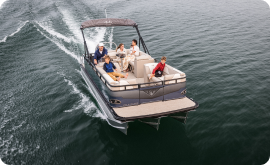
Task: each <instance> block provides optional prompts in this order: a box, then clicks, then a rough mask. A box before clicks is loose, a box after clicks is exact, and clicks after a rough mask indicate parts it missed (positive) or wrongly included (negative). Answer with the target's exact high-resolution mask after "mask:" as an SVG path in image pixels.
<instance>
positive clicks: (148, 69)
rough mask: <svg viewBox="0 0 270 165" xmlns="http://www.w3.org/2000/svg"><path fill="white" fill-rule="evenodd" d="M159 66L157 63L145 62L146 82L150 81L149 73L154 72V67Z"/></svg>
mask: <svg viewBox="0 0 270 165" xmlns="http://www.w3.org/2000/svg"><path fill="white" fill-rule="evenodd" d="M156 66H157V63H148V64H144V82H145V83H148V82H150V81H149V77H148V75H149V74H152V71H153V69H154V68H155V67H156Z"/></svg>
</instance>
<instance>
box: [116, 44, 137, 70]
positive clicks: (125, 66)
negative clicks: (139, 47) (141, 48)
mask: <svg viewBox="0 0 270 165" xmlns="http://www.w3.org/2000/svg"><path fill="white" fill-rule="evenodd" d="M116 53H119V54H120V53H123V54H125V55H126V57H125V58H122V60H123V71H124V72H128V71H129V69H128V65H129V61H131V60H134V58H135V56H134V57H133V56H131V55H127V50H126V49H125V47H124V44H122V43H121V44H119V46H118V47H117V48H116ZM117 61H118V63H119V65H120V67H122V62H121V59H120V58H119V57H118V58H117Z"/></svg>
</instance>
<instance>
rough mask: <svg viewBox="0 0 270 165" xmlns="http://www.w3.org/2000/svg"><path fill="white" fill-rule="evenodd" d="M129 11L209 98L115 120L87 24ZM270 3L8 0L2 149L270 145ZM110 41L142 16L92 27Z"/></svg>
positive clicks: (238, 157) (59, 153)
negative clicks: (142, 117) (85, 71)
mask: <svg viewBox="0 0 270 165" xmlns="http://www.w3.org/2000/svg"><path fill="white" fill-rule="evenodd" d="M105 8H107V14H108V17H111V18H130V19H133V20H134V21H135V22H137V23H138V25H139V29H140V32H141V35H142V37H143V38H144V41H145V43H146V45H147V47H148V49H149V52H150V54H151V55H152V56H153V57H155V58H160V57H161V56H163V55H165V56H167V57H168V60H167V63H168V64H169V65H172V66H173V67H175V68H177V69H179V70H181V71H183V72H185V73H186V75H187V88H188V96H190V97H191V98H193V99H194V100H196V101H197V102H199V104H200V107H199V108H198V109H197V110H196V111H193V112H191V113H189V116H188V117H189V118H188V120H187V124H186V125H183V124H181V123H179V122H177V121H175V120H173V119H169V118H163V119H162V120H161V125H160V129H159V130H158V131H156V130H154V129H152V128H151V127H149V126H147V125H145V124H143V123H139V122H134V123H131V124H130V127H129V129H128V135H124V134H122V133H121V132H120V131H118V130H116V129H114V128H112V127H110V126H109V125H108V124H107V122H106V121H105V120H104V117H103V115H102V114H101V113H100V110H99V107H98V103H97V101H96V100H95V98H94V97H93V96H92V91H91V89H89V88H88V87H87V85H86V83H85V82H84V80H83V78H82V76H81V74H80V67H79V62H78V57H79V56H80V55H81V54H82V53H83V44H82V43H83V42H82V36H81V32H80V30H79V27H80V24H81V23H82V22H83V21H85V20H89V19H98V18H104V17H105V14H104V9H105ZM269 27H270V9H269V6H268V5H267V3H265V2H264V1H261V0H237V1H235V0H224V1H221V0H182V1H176V0H167V1H162V0H155V1H154V0H150V1H142V0H139V1H120V0H112V1H103V0H102V1H89V0H79V1H71V0H66V1H62V0H57V1H52V0H48V1H37V0H33V1H28V0H21V1H15V0H7V1H5V2H4V3H3V4H2V5H1V7H0V67H1V69H0V78H1V81H0V92H1V97H0V158H1V159H2V160H3V161H4V162H5V163H7V164H19V165H21V164H113V165H114V164H124V165H126V164H134V165H135V164H136V165H137V164H162V165H163V164H188V165H190V164H205V165H209V164H224V165H228V164H237V165H238V164H245V165H249V164H252V165H260V164H264V163H265V162H267V160H268V159H269V156H270V96H269V94H270V87H269V86H270V30H269V29H270V28H269ZM85 34H86V37H87V43H88V45H89V49H90V51H93V50H94V47H95V46H96V44H97V43H98V42H99V41H102V40H105V41H114V42H116V43H117V44H119V43H120V42H123V43H124V44H125V45H126V47H128V45H129V44H130V42H131V40H132V39H133V38H138V37H137V35H136V31H135V29H134V28H132V27H114V28H112V27H108V28H92V29H87V30H85Z"/></svg>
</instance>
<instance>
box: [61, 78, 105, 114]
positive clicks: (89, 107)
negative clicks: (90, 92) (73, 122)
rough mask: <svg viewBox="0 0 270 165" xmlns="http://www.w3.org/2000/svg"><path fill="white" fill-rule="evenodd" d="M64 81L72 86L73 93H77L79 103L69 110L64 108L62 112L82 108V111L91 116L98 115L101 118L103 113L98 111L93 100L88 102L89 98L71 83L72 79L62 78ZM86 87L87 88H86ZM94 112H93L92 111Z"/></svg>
mask: <svg viewBox="0 0 270 165" xmlns="http://www.w3.org/2000/svg"><path fill="white" fill-rule="evenodd" d="M64 81H65V82H67V83H68V85H70V86H72V88H73V93H74V94H79V96H80V97H81V100H80V103H79V105H77V106H75V107H73V108H72V109H70V110H65V111H64V112H72V111H75V110H78V109H83V111H84V113H86V114H90V115H91V117H98V118H101V119H103V115H102V114H101V113H100V112H99V111H98V109H97V107H96V106H95V105H94V103H93V102H90V101H89V100H90V98H89V97H87V96H86V95H84V94H83V93H82V92H81V91H80V90H79V89H78V88H77V87H76V85H75V84H73V83H72V81H70V80H68V79H64ZM87 89H88V88H87ZM93 112H94V113H93Z"/></svg>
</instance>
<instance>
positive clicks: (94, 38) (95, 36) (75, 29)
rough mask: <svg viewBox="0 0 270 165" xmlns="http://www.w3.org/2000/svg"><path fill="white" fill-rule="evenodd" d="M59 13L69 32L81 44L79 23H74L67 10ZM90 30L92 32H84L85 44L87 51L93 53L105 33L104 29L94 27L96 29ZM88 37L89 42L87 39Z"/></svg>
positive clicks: (61, 10)
mask: <svg viewBox="0 0 270 165" xmlns="http://www.w3.org/2000/svg"><path fill="white" fill-rule="evenodd" d="M59 11H60V12H61V14H62V15H63V21H64V22H65V23H66V24H67V26H68V28H69V30H70V31H71V32H72V33H73V34H74V36H75V37H76V39H77V40H78V41H79V42H81V43H83V37H82V32H81V30H80V24H81V22H77V21H75V19H74V18H73V15H72V14H70V12H69V11H68V10H66V9H59ZM88 19H89V18H88ZM92 30H93V31H90V30H87V31H84V34H85V40H86V42H87V45H88V49H89V51H90V52H94V51H95V47H96V45H97V44H98V43H99V42H100V41H103V39H104V36H105V33H106V28H105V27H96V28H93V29H92ZM89 31H90V32H89ZM89 37H90V39H91V40H89V39H88V38H89Z"/></svg>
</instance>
